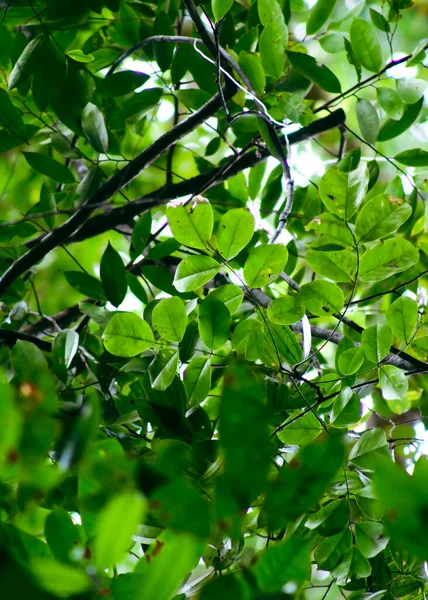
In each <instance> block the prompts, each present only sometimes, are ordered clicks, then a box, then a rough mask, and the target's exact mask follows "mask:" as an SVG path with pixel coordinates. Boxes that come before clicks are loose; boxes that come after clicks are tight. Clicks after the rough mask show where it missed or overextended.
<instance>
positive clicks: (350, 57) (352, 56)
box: [343, 37, 363, 83]
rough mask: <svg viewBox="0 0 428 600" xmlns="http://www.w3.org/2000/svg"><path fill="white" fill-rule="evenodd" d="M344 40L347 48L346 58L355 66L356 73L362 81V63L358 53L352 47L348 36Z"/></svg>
mask: <svg viewBox="0 0 428 600" xmlns="http://www.w3.org/2000/svg"><path fill="white" fill-rule="evenodd" d="M343 42H344V45H345V50H346V58H347V59H348V62H349V64H350V65H352V66H353V67H354V69H355V73H356V74H357V79H358V83H359V82H360V81H361V75H362V72H363V69H362V67H361V63H360V61H359V60H358V58H357V55H356V54H355V52H354V49H353V48H352V44H351V42H350V41H349V40H348V38H346V37H344V38H343Z"/></svg>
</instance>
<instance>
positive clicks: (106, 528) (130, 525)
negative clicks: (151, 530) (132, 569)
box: [93, 491, 146, 570]
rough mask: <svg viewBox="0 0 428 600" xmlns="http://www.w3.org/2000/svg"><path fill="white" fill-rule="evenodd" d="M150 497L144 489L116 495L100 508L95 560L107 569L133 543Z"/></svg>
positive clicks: (94, 543)
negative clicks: (145, 496)
mask: <svg viewBox="0 0 428 600" xmlns="http://www.w3.org/2000/svg"><path fill="white" fill-rule="evenodd" d="M145 508H146V501H145V499H144V496H143V495H142V494H141V493H140V492H136V491H124V492H120V493H119V494H117V495H116V496H114V497H113V498H112V499H111V500H109V502H108V503H107V505H106V506H105V507H104V508H103V510H102V511H101V512H100V514H99V516H98V519H97V523H96V535H95V540H94V542H93V548H94V555H95V562H96V564H97V566H98V568H99V569H102V570H103V569H107V568H108V567H111V566H113V565H115V564H117V563H118V562H120V561H121V560H122V559H123V558H124V556H125V554H126V552H127V551H128V550H129V548H130V546H131V545H132V535H133V534H135V533H136V530H137V527H138V525H139V523H141V522H142V520H143V518H144V512H145Z"/></svg>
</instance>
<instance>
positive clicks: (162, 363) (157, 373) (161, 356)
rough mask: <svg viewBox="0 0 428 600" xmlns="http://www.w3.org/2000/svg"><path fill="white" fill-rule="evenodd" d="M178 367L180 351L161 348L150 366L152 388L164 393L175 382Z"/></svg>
mask: <svg viewBox="0 0 428 600" xmlns="http://www.w3.org/2000/svg"><path fill="white" fill-rule="evenodd" d="M177 367H178V351H177V350H176V349H174V348H161V349H160V350H159V352H158V353H157V354H156V356H155V358H154V359H153V361H152V362H151V363H150V365H149V375H150V382H151V384H152V388H153V389H154V390H159V391H160V392H162V391H163V390H166V389H167V388H169V386H170V385H171V383H172V382H173V381H174V377H175V374H176V373H177Z"/></svg>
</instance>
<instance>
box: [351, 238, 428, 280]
mask: <svg viewBox="0 0 428 600" xmlns="http://www.w3.org/2000/svg"><path fill="white" fill-rule="evenodd" d="M418 260H419V251H418V250H417V249H416V248H415V247H414V246H413V244H411V243H410V242H408V241H407V240H403V239H402V238H397V239H392V240H386V242H381V243H379V244H376V246H374V247H373V248H370V250H368V251H367V252H366V253H365V254H364V255H363V256H362V258H361V260H360V271H359V278H360V279H361V281H381V280H382V279H386V278H387V277H391V275H394V274H395V273H400V272H401V271H405V270H406V269H409V268H410V267H412V266H413V265H415V264H416V263H417V262H418Z"/></svg>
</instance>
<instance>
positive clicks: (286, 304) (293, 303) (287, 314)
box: [268, 295, 305, 325]
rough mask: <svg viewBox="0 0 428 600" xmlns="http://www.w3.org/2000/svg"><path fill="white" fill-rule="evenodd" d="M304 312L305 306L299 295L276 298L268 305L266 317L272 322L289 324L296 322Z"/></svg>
mask: <svg viewBox="0 0 428 600" xmlns="http://www.w3.org/2000/svg"><path fill="white" fill-rule="evenodd" d="M304 314H305V307H304V306H303V304H302V299H301V297H300V295H299V296H284V297H283V298H276V299H275V300H272V302H271V303H270V304H269V306H268V317H269V319H270V320H271V321H272V322H273V323H279V324H280V325H291V323H297V321H300V319H301V318H302V317H303V315H304Z"/></svg>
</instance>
